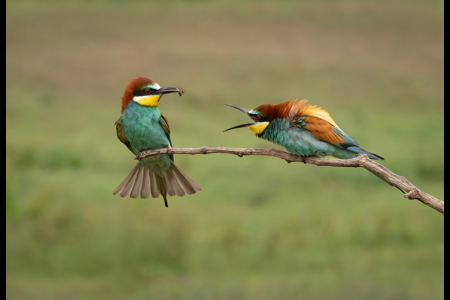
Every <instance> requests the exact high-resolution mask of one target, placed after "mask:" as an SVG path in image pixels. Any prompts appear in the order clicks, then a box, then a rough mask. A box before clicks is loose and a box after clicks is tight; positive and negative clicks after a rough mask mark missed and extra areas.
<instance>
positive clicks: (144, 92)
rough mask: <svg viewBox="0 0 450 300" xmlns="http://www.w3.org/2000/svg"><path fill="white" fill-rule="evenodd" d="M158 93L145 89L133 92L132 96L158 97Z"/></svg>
mask: <svg viewBox="0 0 450 300" xmlns="http://www.w3.org/2000/svg"><path fill="white" fill-rule="evenodd" d="M158 94H159V91H158V90H155V89H151V88H145V89H143V90H135V91H133V95H134V96H148V95H158Z"/></svg>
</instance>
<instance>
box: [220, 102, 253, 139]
mask: <svg viewBox="0 0 450 300" xmlns="http://www.w3.org/2000/svg"><path fill="white" fill-rule="evenodd" d="M225 105H228V106H231V107H233V108H236V109H237V110H240V111H242V112H244V113H246V114H247V115H248V113H249V111H248V110H246V109H245V108H242V107H239V106H235V105H231V104H225ZM253 124H255V123H246V124H241V125H237V126H234V127H231V128H228V129H227V130H224V131H223V132H225V131H228V130H231V129H237V128H244V127H249V126H252V125H253Z"/></svg>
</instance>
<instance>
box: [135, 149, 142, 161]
mask: <svg viewBox="0 0 450 300" xmlns="http://www.w3.org/2000/svg"><path fill="white" fill-rule="evenodd" d="M136 158H137V159H138V160H139V161H141V159H142V157H141V152H139V151H138V152H136Z"/></svg>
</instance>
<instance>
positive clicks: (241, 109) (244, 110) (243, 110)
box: [225, 104, 248, 115]
mask: <svg viewBox="0 0 450 300" xmlns="http://www.w3.org/2000/svg"><path fill="white" fill-rule="evenodd" d="M225 105H228V106H231V107H234V108H236V109H238V110H240V111H242V112H245V113H246V114H247V115H248V110H246V109H245V108H242V107H239V106H235V105H231V104H225Z"/></svg>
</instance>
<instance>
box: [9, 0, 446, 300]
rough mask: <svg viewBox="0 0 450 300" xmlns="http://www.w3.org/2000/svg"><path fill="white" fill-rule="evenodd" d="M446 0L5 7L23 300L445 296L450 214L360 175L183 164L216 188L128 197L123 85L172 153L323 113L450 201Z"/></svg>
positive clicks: (12, 216) (261, 164)
mask: <svg viewBox="0 0 450 300" xmlns="http://www.w3.org/2000/svg"><path fill="white" fill-rule="evenodd" d="M443 5H444V4H443V1H419V0H412V1H358V0H353V1H331V0H329V1H327V0H324V1H288V0H277V1H256V0H255V1H237V0H223V1H221V0H219V1H194V0H191V1H175V0H173V1H138V2H128V1H119V0H116V1H113V0H111V1H70V0H67V1H50V0H48V1H12V0H10V1H7V2H6V9H7V10H6V175H7V179H6V295H7V298H9V299H442V298H443V293H444V291H443V287H444V283H443V271H444V267H443V262H444V254H443V245H444V230H443V223H444V222H443V216H442V215H440V214H439V213H438V212H436V211H434V210H433V209H431V208H429V207H426V206H424V205H423V204H421V203H419V202H418V201H409V200H407V199H403V197H402V195H401V193H400V192H399V191H398V190H397V189H395V188H393V187H390V186H388V185H386V184H385V183H384V182H382V181H381V180H379V179H378V178H377V177H376V176H373V175H372V174H371V173H369V172H367V171H365V170H363V169H344V168H330V167H317V166H314V165H303V164H299V163H292V164H287V163H286V162H284V161H282V160H280V159H276V158H271V157H244V158H239V157H237V156H233V155H225V154H214V155H205V156H203V155H194V156H188V155H177V156H176V157H175V161H176V163H177V165H178V166H179V167H180V168H181V169H182V170H183V171H184V172H186V174H188V175H189V176H190V177H191V178H193V179H194V180H195V181H196V182H197V183H199V184H200V185H201V186H202V188H203V190H202V191H201V192H200V193H198V194H196V195H193V196H187V197H184V198H178V197H177V198H170V199H169V206H170V207H169V208H168V209H167V208H165V207H164V204H163V201H162V199H123V198H120V197H118V196H113V195H112V191H113V189H114V188H115V187H116V186H117V185H118V184H119V183H120V182H121V181H122V180H123V179H124V178H125V176H126V175H128V173H129V171H130V170H131V169H132V167H133V166H134V164H135V161H133V158H132V154H131V153H130V152H129V151H128V149H127V148H126V147H125V146H124V145H123V144H121V143H120V142H119V141H118V140H117V138H116V133H115V128H114V122H115V121H116V120H117V118H118V117H119V115H120V106H121V103H120V101H121V97H122V94H123V91H124V89H125V86H126V84H127V83H128V81H129V80H130V79H132V78H134V77H137V76H147V77H149V78H151V79H153V80H155V81H156V82H157V83H159V84H160V85H161V86H179V87H183V88H185V89H186V94H185V95H184V96H183V97H182V98H179V97H178V96H176V95H172V96H166V97H165V98H164V99H163V101H162V102H161V103H160V109H161V110H162V112H163V113H164V114H165V115H166V116H168V118H169V119H170V124H171V128H172V141H173V144H174V146H175V147H200V146H202V145H206V146H210V147H216V146H220V145H224V146H227V147H269V148H273V147H276V146H275V145H273V144H270V143H268V142H266V141H263V140H260V139H257V138H255V137H254V136H253V134H252V133H251V132H250V131H248V130H245V129H242V130H236V131H230V132H227V133H222V131H223V130H224V129H226V128H229V127H231V126H234V125H237V124H241V123H244V122H248V121H249V119H248V118H247V117H246V116H245V115H244V114H242V113H239V112H238V111H236V110H234V109H232V108H229V107H226V106H225V105H224V104H225V103H229V104H235V105H239V106H242V107H245V108H247V109H251V108H254V107H256V106H258V105H260V104H264V103H273V104H276V103H280V102H284V101H287V100H289V99H292V98H299V99H304V98H306V99H309V100H310V103H312V104H316V105H318V106H321V107H324V108H325V109H326V110H327V111H329V112H330V113H331V115H332V117H333V118H334V120H335V121H336V122H337V124H339V126H340V127H341V128H342V129H343V130H344V131H345V132H346V133H347V134H349V135H350V136H351V137H352V138H354V139H355V140H356V141H358V142H359V143H360V144H361V146H362V147H363V148H365V149H367V150H368V151H372V152H374V153H377V154H379V155H381V156H383V157H385V158H386V162H385V163H383V164H384V165H385V166H386V167H388V168H389V169H390V170H392V171H393V172H395V173H397V174H399V175H402V176H405V177H407V178H408V179H409V180H410V181H411V182H412V183H413V184H415V185H417V186H418V187H419V188H420V189H423V190H424V191H426V192H427V193H429V194H431V195H433V196H435V197H437V198H439V199H443V197H444V164H443V162H444V111H443V108H444V79H443V78H444V76H443V75H444V67H443V63H444V50H443V43H444V39H443V37H444V35H443V33H444V29H443V18H444V15H443Z"/></svg>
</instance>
